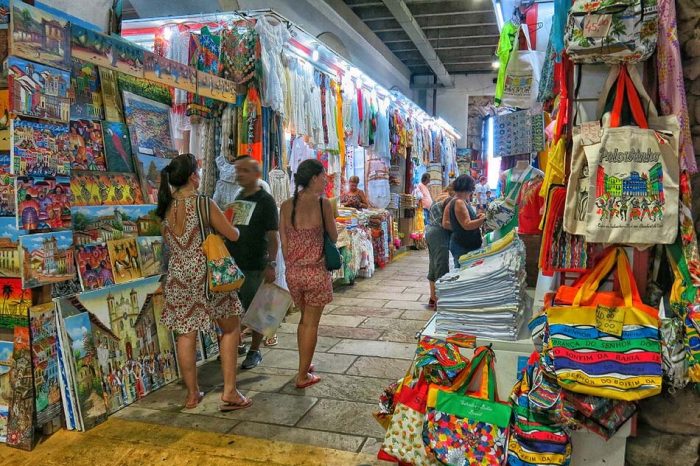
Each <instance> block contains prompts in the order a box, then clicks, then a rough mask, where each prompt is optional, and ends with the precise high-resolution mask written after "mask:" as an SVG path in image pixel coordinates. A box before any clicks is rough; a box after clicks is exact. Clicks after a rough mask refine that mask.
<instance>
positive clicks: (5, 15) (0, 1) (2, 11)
mask: <svg viewBox="0 0 700 466" xmlns="http://www.w3.org/2000/svg"><path fill="white" fill-rule="evenodd" d="M0 24H10V0H0Z"/></svg>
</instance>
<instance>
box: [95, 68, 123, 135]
mask: <svg viewBox="0 0 700 466" xmlns="http://www.w3.org/2000/svg"><path fill="white" fill-rule="evenodd" d="M98 70H99V73H100V87H101V88H102V103H103V104H104V109H105V120H107V121H114V122H118V123H123V122H124V112H123V111H122V108H123V106H122V98H121V95H120V94H119V85H118V83H117V73H116V72H115V71H112V70H110V69H108V68H102V67H99V68H98Z"/></svg>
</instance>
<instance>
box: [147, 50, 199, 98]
mask: <svg viewBox="0 0 700 466" xmlns="http://www.w3.org/2000/svg"><path fill="white" fill-rule="evenodd" d="M143 70H144V71H143V77H144V78H146V79H147V80H149V81H154V82H157V83H160V84H164V85H166V86H169V87H175V88H177V89H183V90H185V91H188V92H192V93H195V92H197V76H196V72H195V70H194V68H190V67H189V66H187V65H184V64H182V63H178V62H176V61H173V60H169V59H167V58H165V57H161V56H158V55H156V54H154V53H151V52H144V54H143Z"/></svg>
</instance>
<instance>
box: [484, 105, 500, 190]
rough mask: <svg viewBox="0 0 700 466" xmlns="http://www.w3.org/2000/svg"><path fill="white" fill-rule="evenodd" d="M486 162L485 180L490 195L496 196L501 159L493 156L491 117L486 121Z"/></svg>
mask: <svg viewBox="0 0 700 466" xmlns="http://www.w3.org/2000/svg"><path fill="white" fill-rule="evenodd" d="M486 160H487V161H488V167H487V174H486V179H487V180H488V183H489V188H491V193H492V194H493V195H494V196H496V194H497V193H496V189H497V188H498V179H499V177H500V175H501V158H500V157H494V155H493V117H492V116H490V117H488V118H487V119H486Z"/></svg>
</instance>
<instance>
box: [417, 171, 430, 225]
mask: <svg viewBox="0 0 700 466" xmlns="http://www.w3.org/2000/svg"><path fill="white" fill-rule="evenodd" d="M429 183H430V173H423V176H421V177H420V183H419V184H418V186H417V187H416V191H417V194H418V195H417V196H416V197H418V199H419V201H420V206H421V207H422V208H423V221H424V222H425V224H426V225H430V206H432V205H433V198H432V196H431V195H430V189H428V184H429Z"/></svg>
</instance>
